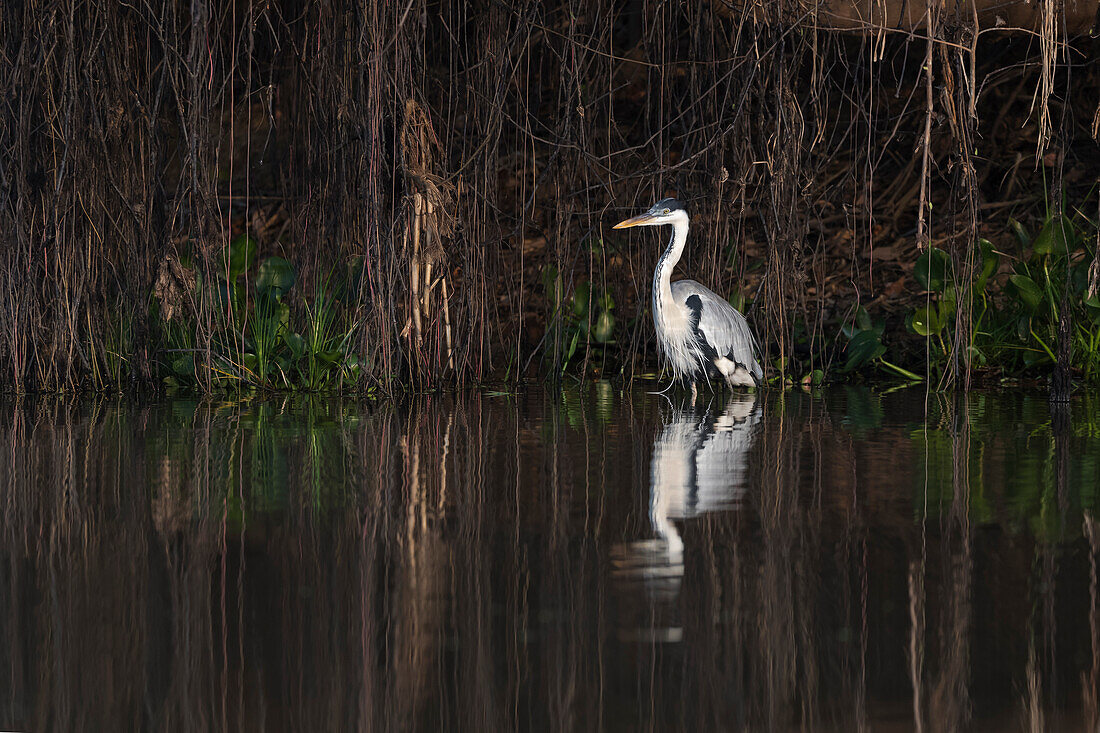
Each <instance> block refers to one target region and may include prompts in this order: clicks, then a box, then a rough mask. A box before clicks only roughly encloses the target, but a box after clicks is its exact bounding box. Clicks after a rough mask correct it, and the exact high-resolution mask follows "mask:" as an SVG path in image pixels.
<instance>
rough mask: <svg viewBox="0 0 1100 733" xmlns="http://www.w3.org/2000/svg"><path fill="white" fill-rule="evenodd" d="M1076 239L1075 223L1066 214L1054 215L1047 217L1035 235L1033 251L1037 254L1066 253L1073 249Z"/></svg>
mask: <svg viewBox="0 0 1100 733" xmlns="http://www.w3.org/2000/svg"><path fill="white" fill-rule="evenodd" d="M1075 240H1076V236H1075V233H1074V229H1073V223H1072V222H1070V221H1069V219H1066V218H1065V217H1064V216H1054V217H1051V218H1050V219H1047V221H1046V222H1045V223H1044V224H1043V228H1042V229H1040V230H1039V233H1038V234H1037V235H1036V236H1035V241H1034V242H1033V248H1032V252H1033V253H1034V254H1036V255H1049V254H1059V255H1064V254H1067V253H1069V252H1072V251H1073V249H1074V247H1075V246H1076V245H1075V243H1074V242H1075Z"/></svg>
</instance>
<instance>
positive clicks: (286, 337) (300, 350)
mask: <svg viewBox="0 0 1100 733" xmlns="http://www.w3.org/2000/svg"><path fill="white" fill-rule="evenodd" d="M283 343H284V344H286V347H287V348H288V349H290V355H291V357H292V358H294V359H300V358H302V357H303V356H304V355H305V353H306V340H305V339H304V338H302V337H301V335H299V334H296V333H286V334H283Z"/></svg>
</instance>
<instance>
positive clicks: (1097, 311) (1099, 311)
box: [1084, 295, 1100, 324]
mask: <svg viewBox="0 0 1100 733" xmlns="http://www.w3.org/2000/svg"><path fill="white" fill-rule="evenodd" d="M1084 303H1085V310H1086V312H1087V313H1088V314H1089V317H1090V318H1092V322H1093V323H1096V324H1100V297H1097V296H1095V295H1094V296H1092V297H1091V298H1086V299H1085V300H1084Z"/></svg>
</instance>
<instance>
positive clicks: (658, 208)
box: [611, 199, 687, 229]
mask: <svg viewBox="0 0 1100 733" xmlns="http://www.w3.org/2000/svg"><path fill="white" fill-rule="evenodd" d="M677 222H687V211H686V210H685V209H684V205H683V204H682V203H680V202H679V201H677V200H676V199H661V200H660V201H658V202H657V203H655V204H653V206H651V207H650V208H649V211H647V212H645V213H644V214H639V215H638V216H632V217H630V218H629V219H627V220H626V221H620V222H619V223H618V224H616V225H615V226H613V227H611V228H612V229H629V228H630V227H655V226H660V225H662V224H675V223H677Z"/></svg>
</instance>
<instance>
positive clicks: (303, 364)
mask: <svg viewBox="0 0 1100 733" xmlns="http://www.w3.org/2000/svg"><path fill="white" fill-rule="evenodd" d="M256 250H257V248H256V244H255V242H254V241H253V240H252V239H251V238H250V237H248V236H247V235H242V236H239V237H237V238H235V239H233V240H232V242H230V244H229V245H228V246H227V247H225V248H224V249H223V250H222V251H221V253H220V256H219V257H218V258H216V264H215V267H213V268H210V269H209V270H204V269H203V268H202V267H201V265H200V264H199V263H198V262H197V260H196V259H195V258H193V257H191V256H184V257H181V258H180V261H179V266H178V267H176V268H174V270H175V273H176V275H175V279H176V280H177V281H179V280H182V281H183V282H184V283H185V285H183V286H182V287H177V288H176V289H175V290H173V289H172V288H170V287H166V286H165V285H164V284H163V283H164V279H165V278H164V277H162V278H161V279H160V280H158V287H157V288H156V291H155V294H154V295H155V297H154V315H157V316H159V317H160V320H161V323H162V325H163V337H164V338H163V341H164V346H165V348H164V354H165V358H164V359H163V360H162V362H161V363H160V366H161V368H162V371H163V374H161V375H159V376H160V378H161V381H162V382H163V384H164V385H165V386H166V387H168V388H171V389H179V388H196V389H204V390H205V389H211V388H212V389H230V390H241V389H250V388H258V389H270V390H304V391H322V390H332V389H340V388H343V387H345V386H351V385H354V384H357V383H358V382H359V378H360V362H359V357H358V355H357V354H355V353H354V352H353V351H352V349H351V341H352V337H353V335H354V333H355V330H356V327H355V324H354V322H347V323H343V322H342V318H341V314H340V313H339V312H338V305H339V304H338V303H337V299H335V298H333V297H332V296H331V295H330V294H328V292H326V289H325V288H324V286H319V287H318V288H317V289H316V292H315V294H314V296H313V298H312V299H309V300H307V299H305V298H302V299H301V300H300V308H298V309H297V313H296V312H295V309H292V308H291V303H290V300H291V297H292V294H293V292H294V288H295V285H296V284H297V280H298V273H297V270H296V269H295V267H294V265H293V264H291V263H290V262H289V261H288V260H286V259H284V258H282V257H274V256H273V257H267V258H264V259H263V260H261V261H259V262H258V263H257V256H256ZM188 287H190V288H191V292H190V293H184V292H183V291H185V289H186V288H188ZM181 294H186V295H188V296H189V298H190V301H191V302H193V303H194V302H203V299H208V300H210V301H212V304H211V305H212V306H213V307H210V308H207V309H202V311H204V312H206V313H209V314H212V315H210V316H209V318H208V319H206V320H205V321H204V319H202V318H199V317H197V316H196V315H195V312H196V309H193V308H192V309H188V308H186V307H183V306H182V305H181V304H180V302H179V301H180V297H181ZM204 345H205V348H204Z"/></svg>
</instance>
